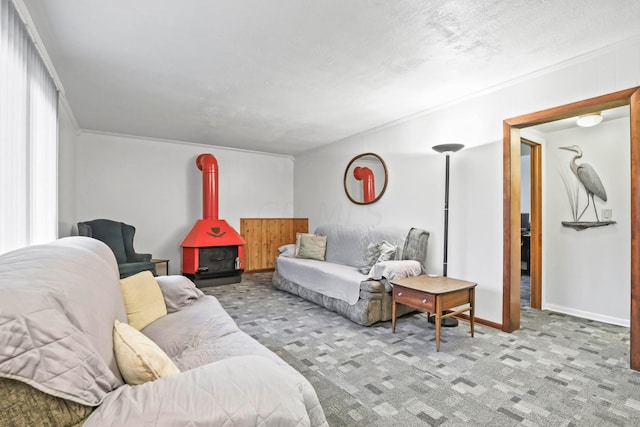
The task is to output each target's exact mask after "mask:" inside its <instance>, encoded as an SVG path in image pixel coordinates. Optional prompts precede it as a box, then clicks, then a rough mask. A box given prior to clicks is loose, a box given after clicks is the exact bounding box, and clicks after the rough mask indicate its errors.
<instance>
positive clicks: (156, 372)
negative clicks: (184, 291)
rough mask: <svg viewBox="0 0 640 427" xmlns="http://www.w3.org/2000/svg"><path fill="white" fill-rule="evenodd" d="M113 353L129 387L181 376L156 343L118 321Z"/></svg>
mask: <svg viewBox="0 0 640 427" xmlns="http://www.w3.org/2000/svg"><path fill="white" fill-rule="evenodd" d="M113 349H114V352H115V354H116V361H117V362H118V368H119V369H120V373H121V374H122V376H123V377H124V380H125V381H126V382H127V384H129V385H136V384H142V383H145V382H147V381H154V380H157V379H158V378H164V377H169V376H171V375H176V374H179V373H180V371H179V370H178V368H177V367H176V365H175V364H174V363H173V361H172V360H171V359H169V356H167V354H166V353H165V352H164V351H162V349H161V348H160V347H158V345H157V344H156V343H154V342H153V341H151V340H150V339H149V338H148V337H146V336H145V335H144V334H143V333H142V332H140V331H138V330H136V329H134V328H132V327H131V326H129V325H127V324H126V323H120V322H119V321H118V320H116V321H115V323H114V325H113Z"/></svg>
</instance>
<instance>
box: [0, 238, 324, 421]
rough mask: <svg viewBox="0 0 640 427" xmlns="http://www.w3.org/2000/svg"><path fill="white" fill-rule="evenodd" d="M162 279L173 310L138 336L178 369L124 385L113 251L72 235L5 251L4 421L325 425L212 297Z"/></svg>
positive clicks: (309, 392) (286, 372)
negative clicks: (116, 332) (117, 351)
mask: <svg viewBox="0 0 640 427" xmlns="http://www.w3.org/2000/svg"><path fill="white" fill-rule="evenodd" d="M157 282H158V284H159V286H160V290H161V291H162V297H163V298H164V301H165V305H166V308H167V312H168V314H166V315H164V316H163V317H160V318H158V319H157V320H155V321H153V322H151V323H150V324H148V325H147V326H146V327H144V328H143V329H142V330H141V331H140V332H141V333H142V334H143V335H145V336H146V337H148V338H150V339H151V340H152V341H153V342H155V343H156V344H157V345H158V346H159V347H160V348H161V349H162V350H164V353H166V355H168V356H169V358H170V359H171V360H172V361H173V363H175V365H176V366H177V368H178V369H179V371H180V372H179V373H177V374H176V373H175V372H174V373H173V375H172V376H167V377H161V378H159V379H156V380H155V381H150V382H145V383H143V384H139V385H128V384H126V383H125V382H124V381H123V377H124V375H123V374H122V369H121V368H122V367H121V366H119V365H118V364H117V359H116V356H115V354H114V344H113V338H112V337H113V330H114V323H115V321H116V320H118V321H119V322H125V323H126V322H127V313H126V311H125V304H124V298H123V294H122V291H121V288H120V282H119V274H118V266H117V264H116V260H115V257H114V255H113V253H112V252H111V250H110V249H109V247H108V246H107V245H105V244H104V243H102V242H100V241H98V240H95V239H91V238H88V237H77V236H76V237H67V238H64V239H60V240H58V241H55V242H53V243H50V244H46V245H39V246H31V247H27V248H24V249H19V250H16V251H13V252H9V253H6V254H3V255H0V342H1V344H0V425H3V426H4V425H11V426H32V425H67V426H80V425H83V426H85V427H92V426H196V425H198V426H232V425H233V426H250V425H251V426H252V425H260V426H285V425H296V426H318V427H322V426H327V422H326V420H325V416H324V413H323V410H322V407H321V406H320V403H319V401H318V397H317V395H316V393H315V391H314V389H313V387H312V386H311V384H310V383H309V382H308V381H307V380H306V379H305V378H304V377H303V376H302V375H301V374H300V373H298V372H297V371H296V370H294V369H293V368H292V367H291V366H289V365H288V364H286V363H285V362H284V361H283V360H282V359H280V358H279V357H278V356H277V355H276V354H275V353H273V352H271V351H270V350H269V349H267V348H266V347H264V346H262V345H261V344H260V343H258V342H257V341H256V340H254V339H253V338H252V337H250V336H249V335H247V334H245V333H244V332H242V331H241V330H240V329H239V328H238V326H237V325H236V324H235V322H234V321H233V320H232V319H231V317H230V316H229V315H228V314H227V313H226V311H225V310H224V309H223V308H222V306H221V305H220V303H219V302H218V300H217V299H215V298H214V297H212V296H206V295H204V294H203V293H202V292H201V291H200V290H199V289H197V288H196V287H195V285H194V284H193V283H192V282H191V281H189V279H187V278H185V277H183V276H160V277H157Z"/></svg>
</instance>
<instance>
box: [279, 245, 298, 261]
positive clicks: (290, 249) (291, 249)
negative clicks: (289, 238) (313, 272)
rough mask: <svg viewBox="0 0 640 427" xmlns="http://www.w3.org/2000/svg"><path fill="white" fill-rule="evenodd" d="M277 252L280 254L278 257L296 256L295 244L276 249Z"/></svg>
mask: <svg viewBox="0 0 640 427" xmlns="http://www.w3.org/2000/svg"><path fill="white" fill-rule="evenodd" d="M278 252H280V256H286V257H289V258H291V257H294V256H295V254H296V244H295V243H289V244H288V245H282V246H280V247H279V248H278Z"/></svg>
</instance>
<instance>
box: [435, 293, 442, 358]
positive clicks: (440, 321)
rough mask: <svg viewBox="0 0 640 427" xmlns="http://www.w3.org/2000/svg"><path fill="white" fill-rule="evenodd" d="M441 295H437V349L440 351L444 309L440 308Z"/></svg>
mask: <svg viewBox="0 0 640 427" xmlns="http://www.w3.org/2000/svg"><path fill="white" fill-rule="evenodd" d="M440 305H441V302H440V296H439V295H438V296H436V314H435V316H436V351H440V323H442V319H441V318H440V317H441V316H442V309H441V308H440Z"/></svg>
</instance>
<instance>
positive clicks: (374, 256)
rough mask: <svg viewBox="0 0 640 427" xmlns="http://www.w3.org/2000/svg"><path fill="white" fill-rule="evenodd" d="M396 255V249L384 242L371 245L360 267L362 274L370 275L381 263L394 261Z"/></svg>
mask: <svg viewBox="0 0 640 427" xmlns="http://www.w3.org/2000/svg"><path fill="white" fill-rule="evenodd" d="M395 255H396V247H395V246H393V245H392V244H391V243H389V242H387V241H386V240H383V241H382V242H380V243H369V245H368V246H367V250H366V252H365V254H364V261H363V263H362V264H361V265H360V267H358V270H360V273H362V274H369V272H370V271H371V268H372V267H373V266H374V265H376V264H377V263H379V262H383V261H389V260H392V259H393V258H394V257H395Z"/></svg>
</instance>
